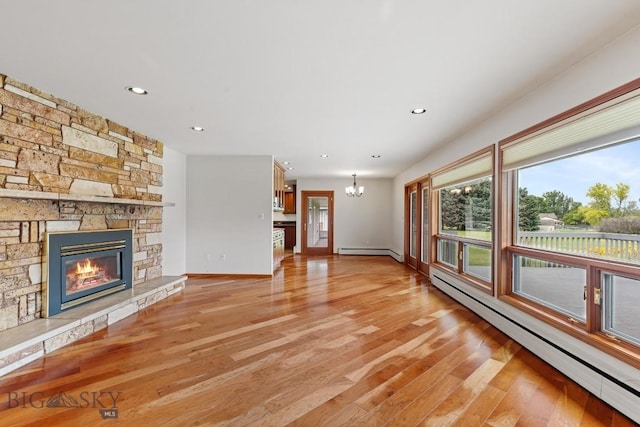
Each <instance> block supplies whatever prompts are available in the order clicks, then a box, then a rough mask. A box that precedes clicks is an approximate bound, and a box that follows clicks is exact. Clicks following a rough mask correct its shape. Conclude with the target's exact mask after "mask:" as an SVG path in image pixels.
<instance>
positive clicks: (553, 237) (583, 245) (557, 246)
mask: <svg viewBox="0 0 640 427" xmlns="http://www.w3.org/2000/svg"><path fill="white" fill-rule="evenodd" d="M518 244H519V245H521V246H526V247H530V248H537V249H548V250H552V251H555V252H564V253H571V254H576V255H586V256H592V257H600V258H605V259H611V260H616V261H625V262H632V263H636V264H640V254H639V248H640V235H638V234H618V233H599V232H575V233H574V232H555V231H553V232H538V231H527V232H522V231H521V232H519V233H518Z"/></svg>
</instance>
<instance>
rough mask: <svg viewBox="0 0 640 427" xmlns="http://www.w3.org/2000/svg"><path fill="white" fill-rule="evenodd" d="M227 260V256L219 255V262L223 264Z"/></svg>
mask: <svg viewBox="0 0 640 427" xmlns="http://www.w3.org/2000/svg"><path fill="white" fill-rule="evenodd" d="M226 260H227V254H221V255H220V261H222V262H225V261H226Z"/></svg>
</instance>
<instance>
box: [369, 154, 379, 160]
mask: <svg viewBox="0 0 640 427" xmlns="http://www.w3.org/2000/svg"><path fill="white" fill-rule="evenodd" d="M371 157H373V158H374V159H379V158H380V157H382V156H381V155H380V154H372V155H371Z"/></svg>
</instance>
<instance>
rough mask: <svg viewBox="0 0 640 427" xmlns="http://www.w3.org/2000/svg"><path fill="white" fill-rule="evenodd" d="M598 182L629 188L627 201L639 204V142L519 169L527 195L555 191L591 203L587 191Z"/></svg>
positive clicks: (520, 180)
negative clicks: (621, 184)
mask: <svg viewBox="0 0 640 427" xmlns="http://www.w3.org/2000/svg"><path fill="white" fill-rule="evenodd" d="M597 182H600V183H603V184H607V185H609V186H610V187H612V188H615V186H616V184H617V183H619V182H621V183H624V184H627V185H629V186H631V190H630V192H629V198H628V199H627V201H631V200H635V201H636V202H637V203H638V205H640V202H639V201H638V199H639V198H640V140H636V141H634V142H630V143H627V144H621V145H617V146H613V147H609V148H605V149H601V150H597V151H591V152H588V153H584V154H581V155H577V156H573V157H567V158H564V159H561V160H556V161H552V162H549V163H545V164H541V165H537V166H533V167H530V168H526V169H520V174H519V186H520V187H525V188H527V190H528V192H529V194H532V195H534V196H542V193H545V192H547V191H553V190H558V191H561V192H563V193H564V194H565V195H567V196H569V197H572V198H573V200H574V201H576V202H582V204H583V205H586V204H587V203H589V201H590V200H591V199H590V198H589V197H587V196H586V193H587V190H588V189H589V187H591V186H592V185H594V184H595V183H597Z"/></svg>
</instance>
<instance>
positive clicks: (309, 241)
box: [300, 191, 333, 255]
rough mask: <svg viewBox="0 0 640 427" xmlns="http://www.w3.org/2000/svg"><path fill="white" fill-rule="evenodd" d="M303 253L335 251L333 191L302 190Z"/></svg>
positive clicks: (329, 252)
mask: <svg viewBox="0 0 640 427" xmlns="http://www.w3.org/2000/svg"><path fill="white" fill-rule="evenodd" d="M301 195H302V203H301V207H302V216H301V223H302V229H301V230H300V235H301V237H302V239H301V240H302V253H303V254H306V255H331V254H332V253H333V191H303V192H302V194H301Z"/></svg>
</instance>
